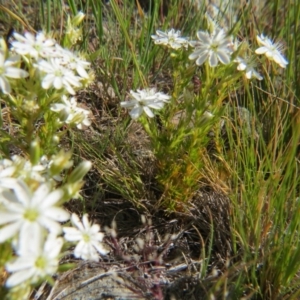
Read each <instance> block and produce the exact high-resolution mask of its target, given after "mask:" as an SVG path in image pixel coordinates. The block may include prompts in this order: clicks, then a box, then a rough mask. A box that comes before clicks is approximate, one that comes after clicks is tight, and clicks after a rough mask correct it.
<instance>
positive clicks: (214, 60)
mask: <svg viewBox="0 0 300 300" xmlns="http://www.w3.org/2000/svg"><path fill="white" fill-rule="evenodd" d="M208 62H209V65H210V66H211V67H216V66H217V65H218V57H217V54H216V53H214V52H213V53H211V54H210V57H209V61H208Z"/></svg>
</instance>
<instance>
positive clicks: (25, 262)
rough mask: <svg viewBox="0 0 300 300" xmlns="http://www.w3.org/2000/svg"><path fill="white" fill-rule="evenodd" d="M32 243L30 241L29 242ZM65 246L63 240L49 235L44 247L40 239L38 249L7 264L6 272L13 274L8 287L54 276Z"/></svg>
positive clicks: (7, 283)
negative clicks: (60, 254) (62, 248)
mask: <svg viewBox="0 0 300 300" xmlns="http://www.w3.org/2000/svg"><path fill="white" fill-rule="evenodd" d="M27 242H28V243H31V241H30V240H28V241H27ZM62 245H63V239H62V238H57V237H55V236H53V235H49V236H48V239H47V240H46V242H45V244H44V245H42V238H41V237H40V239H39V241H38V244H37V245H36V248H33V249H32V251H30V252H26V253H24V254H23V255H21V256H20V257H18V258H17V259H16V260H15V261H14V262H9V263H7V264H6V270H7V271H8V272H13V274H12V275H11V276H10V277H9V278H8V280H7V281H6V286H7V287H9V288H10V287H14V286H17V285H19V284H21V283H24V282H26V281H29V283H36V282H38V281H39V280H41V279H43V278H45V277H46V276H52V275H53V274H54V273H55V272H56V271H57V267H58V264H59V259H58V255H59V253H60V251H61V247H62Z"/></svg>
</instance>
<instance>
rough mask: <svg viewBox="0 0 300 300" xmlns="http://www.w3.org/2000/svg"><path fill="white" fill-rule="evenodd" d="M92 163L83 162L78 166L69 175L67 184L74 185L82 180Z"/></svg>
mask: <svg viewBox="0 0 300 300" xmlns="http://www.w3.org/2000/svg"><path fill="white" fill-rule="evenodd" d="M91 167H92V163H91V162H90V161H83V162H82V163H81V164H80V165H79V166H77V167H76V168H75V170H73V172H72V173H71V174H70V175H69V178H68V183H75V182H77V181H80V180H82V178H83V177H84V176H85V174H86V173H87V172H88V171H89V170H90V169H91Z"/></svg>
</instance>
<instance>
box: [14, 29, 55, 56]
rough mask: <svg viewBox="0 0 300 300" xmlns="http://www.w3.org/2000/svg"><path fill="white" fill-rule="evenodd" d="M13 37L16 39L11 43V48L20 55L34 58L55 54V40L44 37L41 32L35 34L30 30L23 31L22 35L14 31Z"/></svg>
mask: <svg viewBox="0 0 300 300" xmlns="http://www.w3.org/2000/svg"><path fill="white" fill-rule="evenodd" d="M14 38H15V39H16V40H15V41H13V42H12V43H11V44H12V46H13V50H14V51H15V52H16V53H18V54H20V55H28V56H30V57H32V58H34V59H36V60H37V59H38V58H41V57H43V58H47V57H52V56H54V55H55V48H54V45H55V44H56V42H55V40H53V39H49V38H46V36H45V35H44V33H43V32H38V33H37V35H36V36H34V35H33V34H31V33H30V32H25V34H24V36H23V35H21V34H19V33H16V32H15V33H14Z"/></svg>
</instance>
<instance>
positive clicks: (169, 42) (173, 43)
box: [151, 28, 188, 50]
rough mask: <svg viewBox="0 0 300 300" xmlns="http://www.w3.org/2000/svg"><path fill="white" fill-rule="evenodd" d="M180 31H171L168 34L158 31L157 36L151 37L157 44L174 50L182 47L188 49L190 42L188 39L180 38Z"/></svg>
mask: <svg viewBox="0 0 300 300" xmlns="http://www.w3.org/2000/svg"><path fill="white" fill-rule="evenodd" d="M180 35H181V32H180V30H177V31H175V29H173V28H172V29H171V30H169V31H168V32H167V33H165V32H163V31H160V30H156V35H151V38H152V39H153V40H154V43H155V44H159V45H165V46H167V47H170V48H172V49H176V50H177V49H180V48H182V47H184V48H187V47H188V42H187V38H184V37H180Z"/></svg>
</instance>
